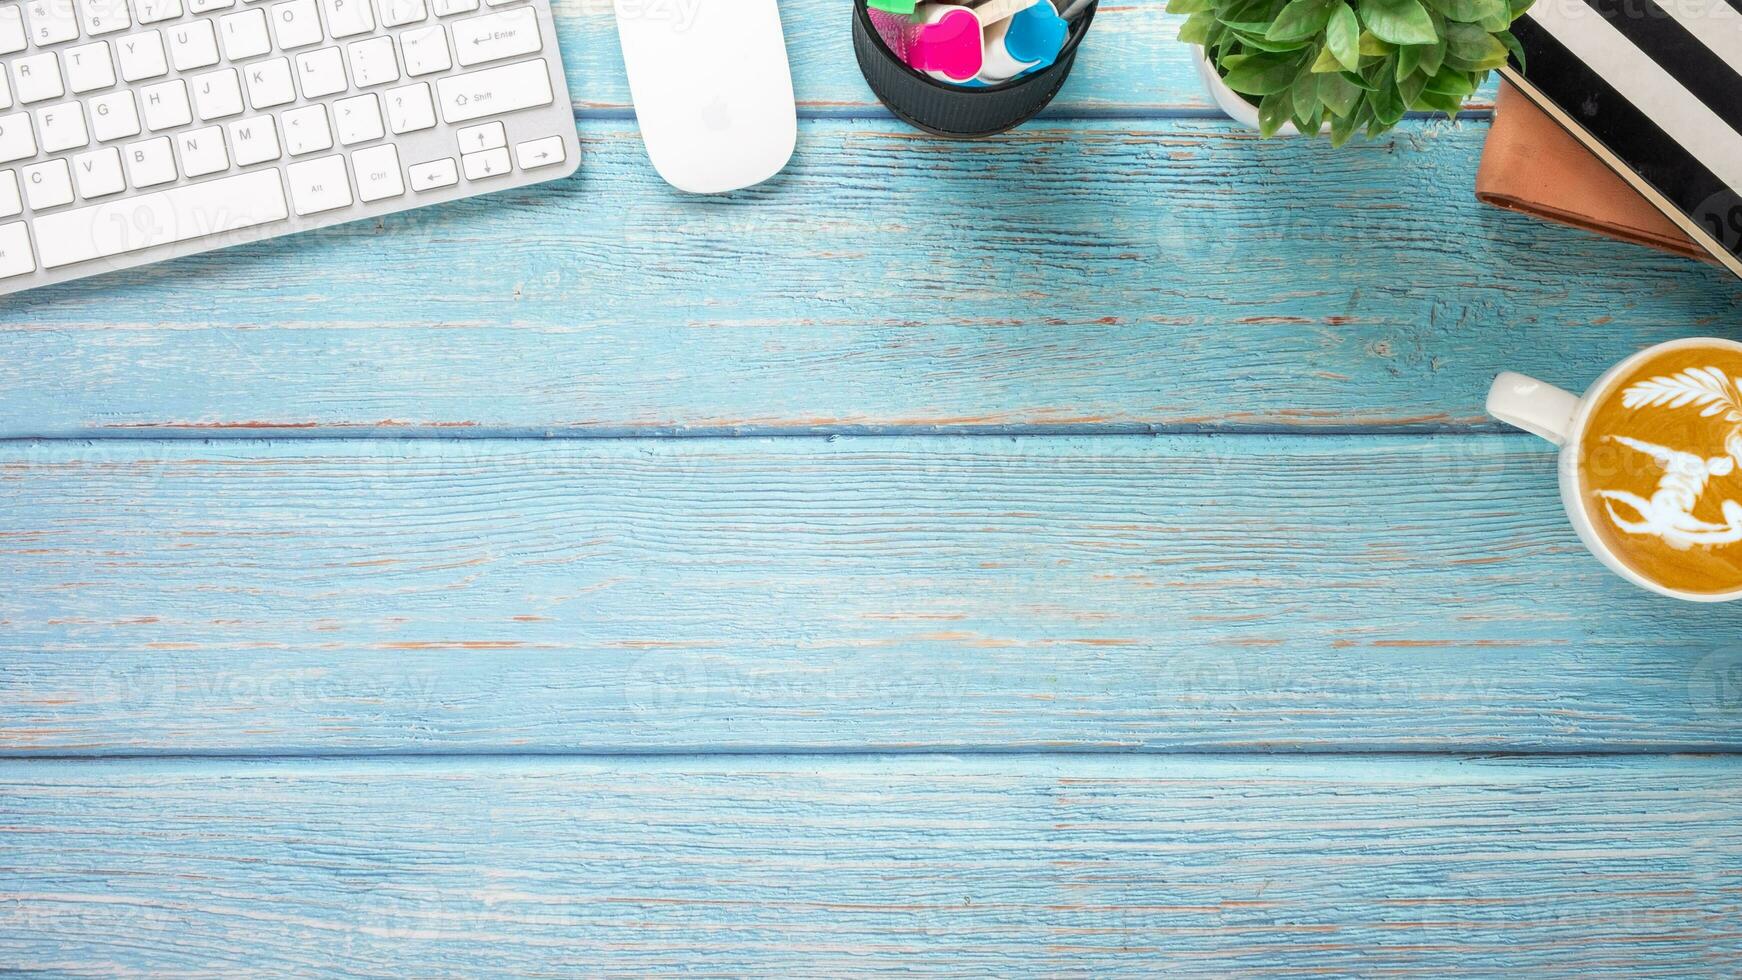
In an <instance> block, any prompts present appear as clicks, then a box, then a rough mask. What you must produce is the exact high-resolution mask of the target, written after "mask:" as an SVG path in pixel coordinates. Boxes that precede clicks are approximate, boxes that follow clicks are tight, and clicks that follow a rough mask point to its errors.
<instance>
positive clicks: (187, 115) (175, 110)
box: [139, 78, 194, 132]
mask: <svg viewBox="0 0 1742 980" xmlns="http://www.w3.org/2000/svg"><path fill="white" fill-rule="evenodd" d="M139 99H140V102H141V103H142V104H143V106H144V108H145V128H147V129H149V130H151V131H152V132H156V131H158V130H160V129H172V128H174V127H176V126H186V125H187V124H188V123H190V122H193V121H194V117H193V113H192V112H191V111H189V109H188V89H187V85H186V84H185V83H184V82H182V80H181V79H179V78H172V79H170V80H169V81H167V82H158V83H157V84H156V85H147V86H145V87H144V88H142V89H140V90H139Z"/></svg>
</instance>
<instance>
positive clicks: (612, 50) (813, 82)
mask: <svg viewBox="0 0 1742 980" xmlns="http://www.w3.org/2000/svg"><path fill="white" fill-rule="evenodd" d="M630 2H631V3H645V4H646V7H645V9H647V10H649V11H650V12H652V13H653V14H654V15H668V14H671V13H675V14H676V16H677V17H678V18H679V19H681V18H682V17H683V11H684V9H686V8H685V6H684V4H685V0H630ZM1166 6H1167V4H1166V3H1163V2H1158V0H1128V2H1123V3H1104V4H1102V5H1101V9H1100V12H1099V13H1098V14H1096V16H1095V26H1094V30H1093V31H1092V32H1091V33H1090V35H1089V37H1088V38H1087V39H1086V40H1085V41H1084V43H1083V50H1082V54H1081V56H1080V57H1079V58H1078V59H1077V64H1076V67H1075V68H1074V69H1073V70H1072V72H1071V79H1070V81H1069V82H1068V83H1066V85H1065V88H1064V90H1063V91H1061V92H1060V93H1059V96H1058V99H1057V100H1056V101H1055V102H1054V103H1053V105H1052V107H1051V109H1050V110H1049V111H1048V116H1050V117H1055V118H1056V117H1080V116H1095V115H1102V116H1105V115H1120V116H1131V115H1149V116H1154V115H1180V114H1201V115H1219V114H1220V113H1219V110H1217V109H1216V108H1215V103H1214V102H1213V101H1211V99H1210V97H1209V96H1208V95H1207V94H1205V92H1204V87H1203V84H1202V83H1201V82H1200V81H1199V80H1198V77H1197V74H1196V70H1195V69H1194V67H1193V65H1192V58H1191V49H1190V48H1188V47H1187V46H1185V45H1183V44H1180V43H1179V25H1180V24H1181V23H1182V22H1183V21H1184V19H1185V18H1183V17H1177V16H1174V15H1171V14H1168V13H1166V11H1165V8H1166ZM552 9H553V12H554V13H555V15H556V20H557V35H558V40H559V41H560V42H561V45H562V51H563V65H564V67H565V68H566V69H567V70H568V75H569V92H570V93H571V95H572V97H573V98H574V103H575V110H576V112H577V113H579V114H582V115H621V114H625V113H627V112H628V111H629V107H630V102H629V86H628V84H627V82H626V80H625V76H624V72H623V59H622V53H621V51H620V49H619V48H618V45H617V26H616V20H615V18H614V16H613V13H612V4H611V0H554V2H553V3H552ZM780 9H781V17H782V20H783V22H784V23H785V26H786V43H787V52H788V57H789V58H790V60H791V62H792V66H793V88H794V92H795V94H796V95H797V97H798V101H799V111H800V113H801V114H803V115H805V116H809V117H816V116H826V115H853V116H877V117H881V116H884V115H886V113H885V112H884V110H883V108H882V107H881V106H880V105H879V104H878V103H877V100H876V97H875V96H874V95H873V94H872V92H871V90H870V88H869V87H868V86H866V84H865V80H864V78H863V77H862V76H861V75H860V73H859V66H858V63H857V62H856V61H854V59H853V39H852V21H851V17H852V12H851V10H852V8H851V5H850V2H849V0H784V2H782V3H781V5H780ZM1493 90H1494V85H1493V83H1490V84H1489V85H1488V86H1487V87H1486V88H1484V89H1483V91H1482V92H1481V93H1479V94H1478V96H1477V97H1476V98H1474V99H1472V100H1471V103H1470V104H1471V107H1472V109H1473V110H1475V111H1478V112H1480V111H1482V110H1485V109H1488V108H1490V107H1492V105H1493Z"/></svg>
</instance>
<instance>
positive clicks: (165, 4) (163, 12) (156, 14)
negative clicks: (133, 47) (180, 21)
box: [133, 0, 181, 24]
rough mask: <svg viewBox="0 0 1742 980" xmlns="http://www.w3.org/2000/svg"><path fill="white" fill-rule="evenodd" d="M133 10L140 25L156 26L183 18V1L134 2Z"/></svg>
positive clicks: (153, 0) (141, 0) (147, 0)
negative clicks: (161, 22) (162, 22)
mask: <svg viewBox="0 0 1742 980" xmlns="http://www.w3.org/2000/svg"><path fill="white" fill-rule="evenodd" d="M133 10H134V12H135V13H136V14H138V15H139V23H141V24H156V23H158V22H160V21H165V20H174V19H176V18H177V17H180V16H181V0H133Z"/></svg>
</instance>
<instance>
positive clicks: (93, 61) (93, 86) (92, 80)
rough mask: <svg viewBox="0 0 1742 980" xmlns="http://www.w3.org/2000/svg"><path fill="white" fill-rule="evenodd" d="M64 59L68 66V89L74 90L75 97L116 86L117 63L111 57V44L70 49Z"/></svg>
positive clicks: (95, 43)
mask: <svg viewBox="0 0 1742 980" xmlns="http://www.w3.org/2000/svg"><path fill="white" fill-rule="evenodd" d="M62 57H63V58H64V59H65V61H66V66H67V88H70V89H72V90H73V94H74V95H82V94H84V93H85V92H95V91H96V90H97V89H100V88H108V87H109V86H111V85H113V84H115V62H114V61H113V60H111V59H110V57H109V42H107V41H97V42H94V43H92V44H81V45H79V46H78V47H76V48H68V49H66V51H65V52H64V53H63V54H62Z"/></svg>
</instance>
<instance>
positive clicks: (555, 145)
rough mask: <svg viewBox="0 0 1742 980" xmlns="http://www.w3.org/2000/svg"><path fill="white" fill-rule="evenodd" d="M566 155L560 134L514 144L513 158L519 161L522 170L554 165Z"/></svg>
mask: <svg viewBox="0 0 1742 980" xmlns="http://www.w3.org/2000/svg"><path fill="white" fill-rule="evenodd" d="M566 155H567V154H566V153H565V151H564V150H563V138H562V137H561V136H546V137H544V138H543V139H536V140H527V141H526V142H524V143H516V144H514V158H515V159H516V160H518V161H520V169H522V170H534V169H537V168H538V167H554V166H556V165H557V164H559V163H561V162H563V159H564V158H565V157H566Z"/></svg>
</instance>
